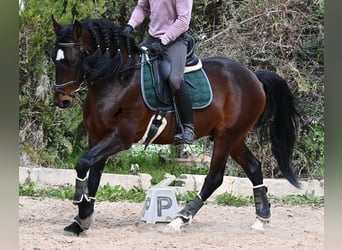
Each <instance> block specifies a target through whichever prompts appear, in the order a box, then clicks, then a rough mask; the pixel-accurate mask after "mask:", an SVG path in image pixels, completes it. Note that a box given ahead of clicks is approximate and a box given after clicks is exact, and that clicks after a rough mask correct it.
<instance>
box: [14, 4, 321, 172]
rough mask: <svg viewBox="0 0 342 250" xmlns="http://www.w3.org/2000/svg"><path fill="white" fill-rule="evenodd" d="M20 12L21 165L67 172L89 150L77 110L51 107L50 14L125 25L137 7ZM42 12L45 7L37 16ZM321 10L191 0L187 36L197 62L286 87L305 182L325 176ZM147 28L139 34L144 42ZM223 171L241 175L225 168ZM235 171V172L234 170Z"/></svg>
mask: <svg viewBox="0 0 342 250" xmlns="http://www.w3.org/2000/svg"><path fill="white" fill-rule="evenodd" d="M22 2H23V3H24V6H25V8H24V9H23V10H21V11H20V12H19V71H20V72H19V89H20V92H19V103H20V111H19V124H20V131H19V133H20V137H19V140H20V159H21V164H34V165H35V164H38V165H42V166H47V167H51V166H55V167H72V166H73V165H74V163H75V162H76V160H77V158H78V157H79V156H80V154H82V152H83V151H84V150H85V148H86V142H87V136H86V133H85V130H84V127H83V124H82V114H81V105H80V103H81V102H82V100H83V99H84V96H85V93H82V94H81V95H79V96H78V99H79V100H78V105H76V106H74V107H73V108H72V109H69V110H67V111H65V110H60V109H58V108H56V107H54V105H53V103H52V90H51V83H53V82H54V68H53V64H52V62H51V60H50V58H49V52H50V51H51V48H52V46H53V43H54V34H53V31H52V25H51V15H52V14H53V15H54V16H55V17H56V19H57V20H58V21H60V22H61V23H65V24H67V23H71V22H73V21H74V20H75V19H82V18H85V17H105V18H108V19H110V20H112V21H113V22H116V23H118V24H121V25H122V24H124V23H126V22H127V20H128V18H129V16H130V13H131V12H132V10H133V8H134V6H135V4H136V2H137V1H136V0H125V1H123V0H117V1H106V0H97V1H91V0H83V1H81V2H80V1H76V0H63V1H48V0H23V1H22ZM41 6H44V9H43V10H42V8H41ZM323 17H324V5H323V1H322V0H276V1H265V0H253V1H252V0H244V1H242V0H225V1H221V0H196V1H194V6H193V17H192V22H191V27H190V32H191V33H192V34H193V35H194V37H195V38H196V39H197V53H198V54H199V55H200V56H201V57H206V56H212V55H217V56H226V57H231V58H233V59H235V60H237V61H240V62H242V63H243V64H245V65H246V66H247V67H249V68H250V69H252V70H256V69H259V68H262V69H270V70H274V71H276V72H277V73H278V74H280V75H281V76H283V77H284V78H285V79H287V80H288V83H289V85H290V87H291V89H292V91H293V92H294V94H295V96H296V97H297V102H298V106H299V111H300V114H301V127H300V130H299V141H298V143H297V146H296V150H295V157H294V162H295V167H296V170H297V172H298V173H300V175H301V176H302V177H315V178H323V175H324V71H323V65H324V61H323V57H324V50H323V49H324V34H323V30H324V22H323V20H324V18H323ZM146 29H147V22H145V23H144V24H143V25H142V26H141V27H140V28H139V29H138V30H137V32H136V34H135V35H136V39H137V41H140V40H142V39H143V38H144V37H145V35H146ZM248 142H249V144H250V147H251V148H252V150H253V151H254V152H255V154H256V155H257V157H258V158H260V159H261V160H262V162H263V165H264V167H265V174H266V176H277V174H278V170H277V168H276V167H275V166H276V164H275V162H274V160H273V159H272V157H271V151H270V148H269V147H260V145H258V143H257V142H256V141H255V134H254V133H253V132H251V133H250V137H249V138H248ZM229 166H230V167H229V168H228V171H230V173H236V174H237V175H241V174H242V173H241V169H239V168H235V167H234V164H230V165H229ZM231 166H233V167H231Z"/></svg>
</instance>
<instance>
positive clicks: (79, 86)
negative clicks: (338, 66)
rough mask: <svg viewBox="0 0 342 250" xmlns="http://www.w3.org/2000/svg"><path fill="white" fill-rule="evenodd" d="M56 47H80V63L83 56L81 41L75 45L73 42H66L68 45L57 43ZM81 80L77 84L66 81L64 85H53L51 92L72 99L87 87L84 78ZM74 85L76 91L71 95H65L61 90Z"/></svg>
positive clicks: (74, 81) (76, 81) (72, 81)
mask: <svg viewBox="0 0 342 250" xmlns="http://www.w3.org/2000/svg"><path fill="white" fill-rule="evenodd" d="M57 46H58V47H61V48H69V47H76V46H80V54H81V61H82V60H83V57H84V54H85V50H84V48H83V46H82V41H80V42H78V43H75V42H68V43H57ZM81 78H82V82H79V81H78V80H71V81H68V82H65V83H60V84H57V83H55V84H54V85H53V90H54V91H55V92H57V93H60V94H62V95H67V96H70V97H72V98H75V94H76V93H77V92H79V91H81V90H84V89H86V87H87V82H86V81H85V76H84V75H83V77H81ZM74 85H77V89H75V90H74V91H73V92H72V94H69V93H66V92H65V91H64V90H63V88H65V87H69V86H74Z"/></svg>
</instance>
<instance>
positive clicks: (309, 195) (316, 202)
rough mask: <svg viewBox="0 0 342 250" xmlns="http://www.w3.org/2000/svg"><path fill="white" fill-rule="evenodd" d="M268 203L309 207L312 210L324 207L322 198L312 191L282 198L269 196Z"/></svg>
mask: <svg viewBox="0 0 342 250" xmlns="http://www.w3.org/2000/svg"><path fill="white" fill-rule="evenodd" d="M270 201H271V202H272V201H274V202H282V203H284V204H287V205H299V206H310V207H313V208H319V207H323V206H324V196H317V195H315V192H314V191H311V192H305V193H304V194H301V195H288V196H285V197H284V198H278V197H275V196H270Z"/></svg>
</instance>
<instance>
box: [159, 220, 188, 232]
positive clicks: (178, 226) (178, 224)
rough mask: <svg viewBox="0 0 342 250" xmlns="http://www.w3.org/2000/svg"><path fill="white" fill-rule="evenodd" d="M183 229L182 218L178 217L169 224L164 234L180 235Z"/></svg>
mask: <svg viewBox="0 0 342 250" xmlns="http://www.w3.org/2000/svg"><path fill="white" fill-rule="evenodd" d="M182 227H184V222H183V220H182V218H180V217H178V218H176V219H174V220H173V221H171V222H170V223H169V224H167V225H166V226H165V228H164V231H163V232H164V233H180V232H181V230H182Z"/></svg>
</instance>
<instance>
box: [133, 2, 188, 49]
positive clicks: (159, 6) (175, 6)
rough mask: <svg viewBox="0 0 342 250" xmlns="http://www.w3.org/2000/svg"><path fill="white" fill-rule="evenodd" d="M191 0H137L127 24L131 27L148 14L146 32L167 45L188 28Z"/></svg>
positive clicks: (138, 23) (140, 21) (135, 25)
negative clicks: (148, 20) (148, 21)
mask: <svg viewBox="0 0 342 250" xmlns="http://www.w3.org/2000/svg"><path fill="white" fill-rule="evenodd" d="M192 2H193V1H192V0H138V4H137V6H136V7H135V8H134V10H133V13H132V15H131V18H130V20H129V21H128V24H129V25H131V26H132V27H133V28H135V27H137V26H138V25H140V24H141V23H142V22H143V21H144V19H145V18H146V17H147V16H148V15H150V23H149V29H148V33H149V34H150V35H151V36H153V37H157V38H160V40H161V42H162V44H164V45H167V44H168V43H169V42H171V41H174V40H175V39H176V38H178V37H179V36H180V35H181V34H182V33H184V32H185V31H187V30H188V29H189V24H190V19H191V11H192Z"/></svg>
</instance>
